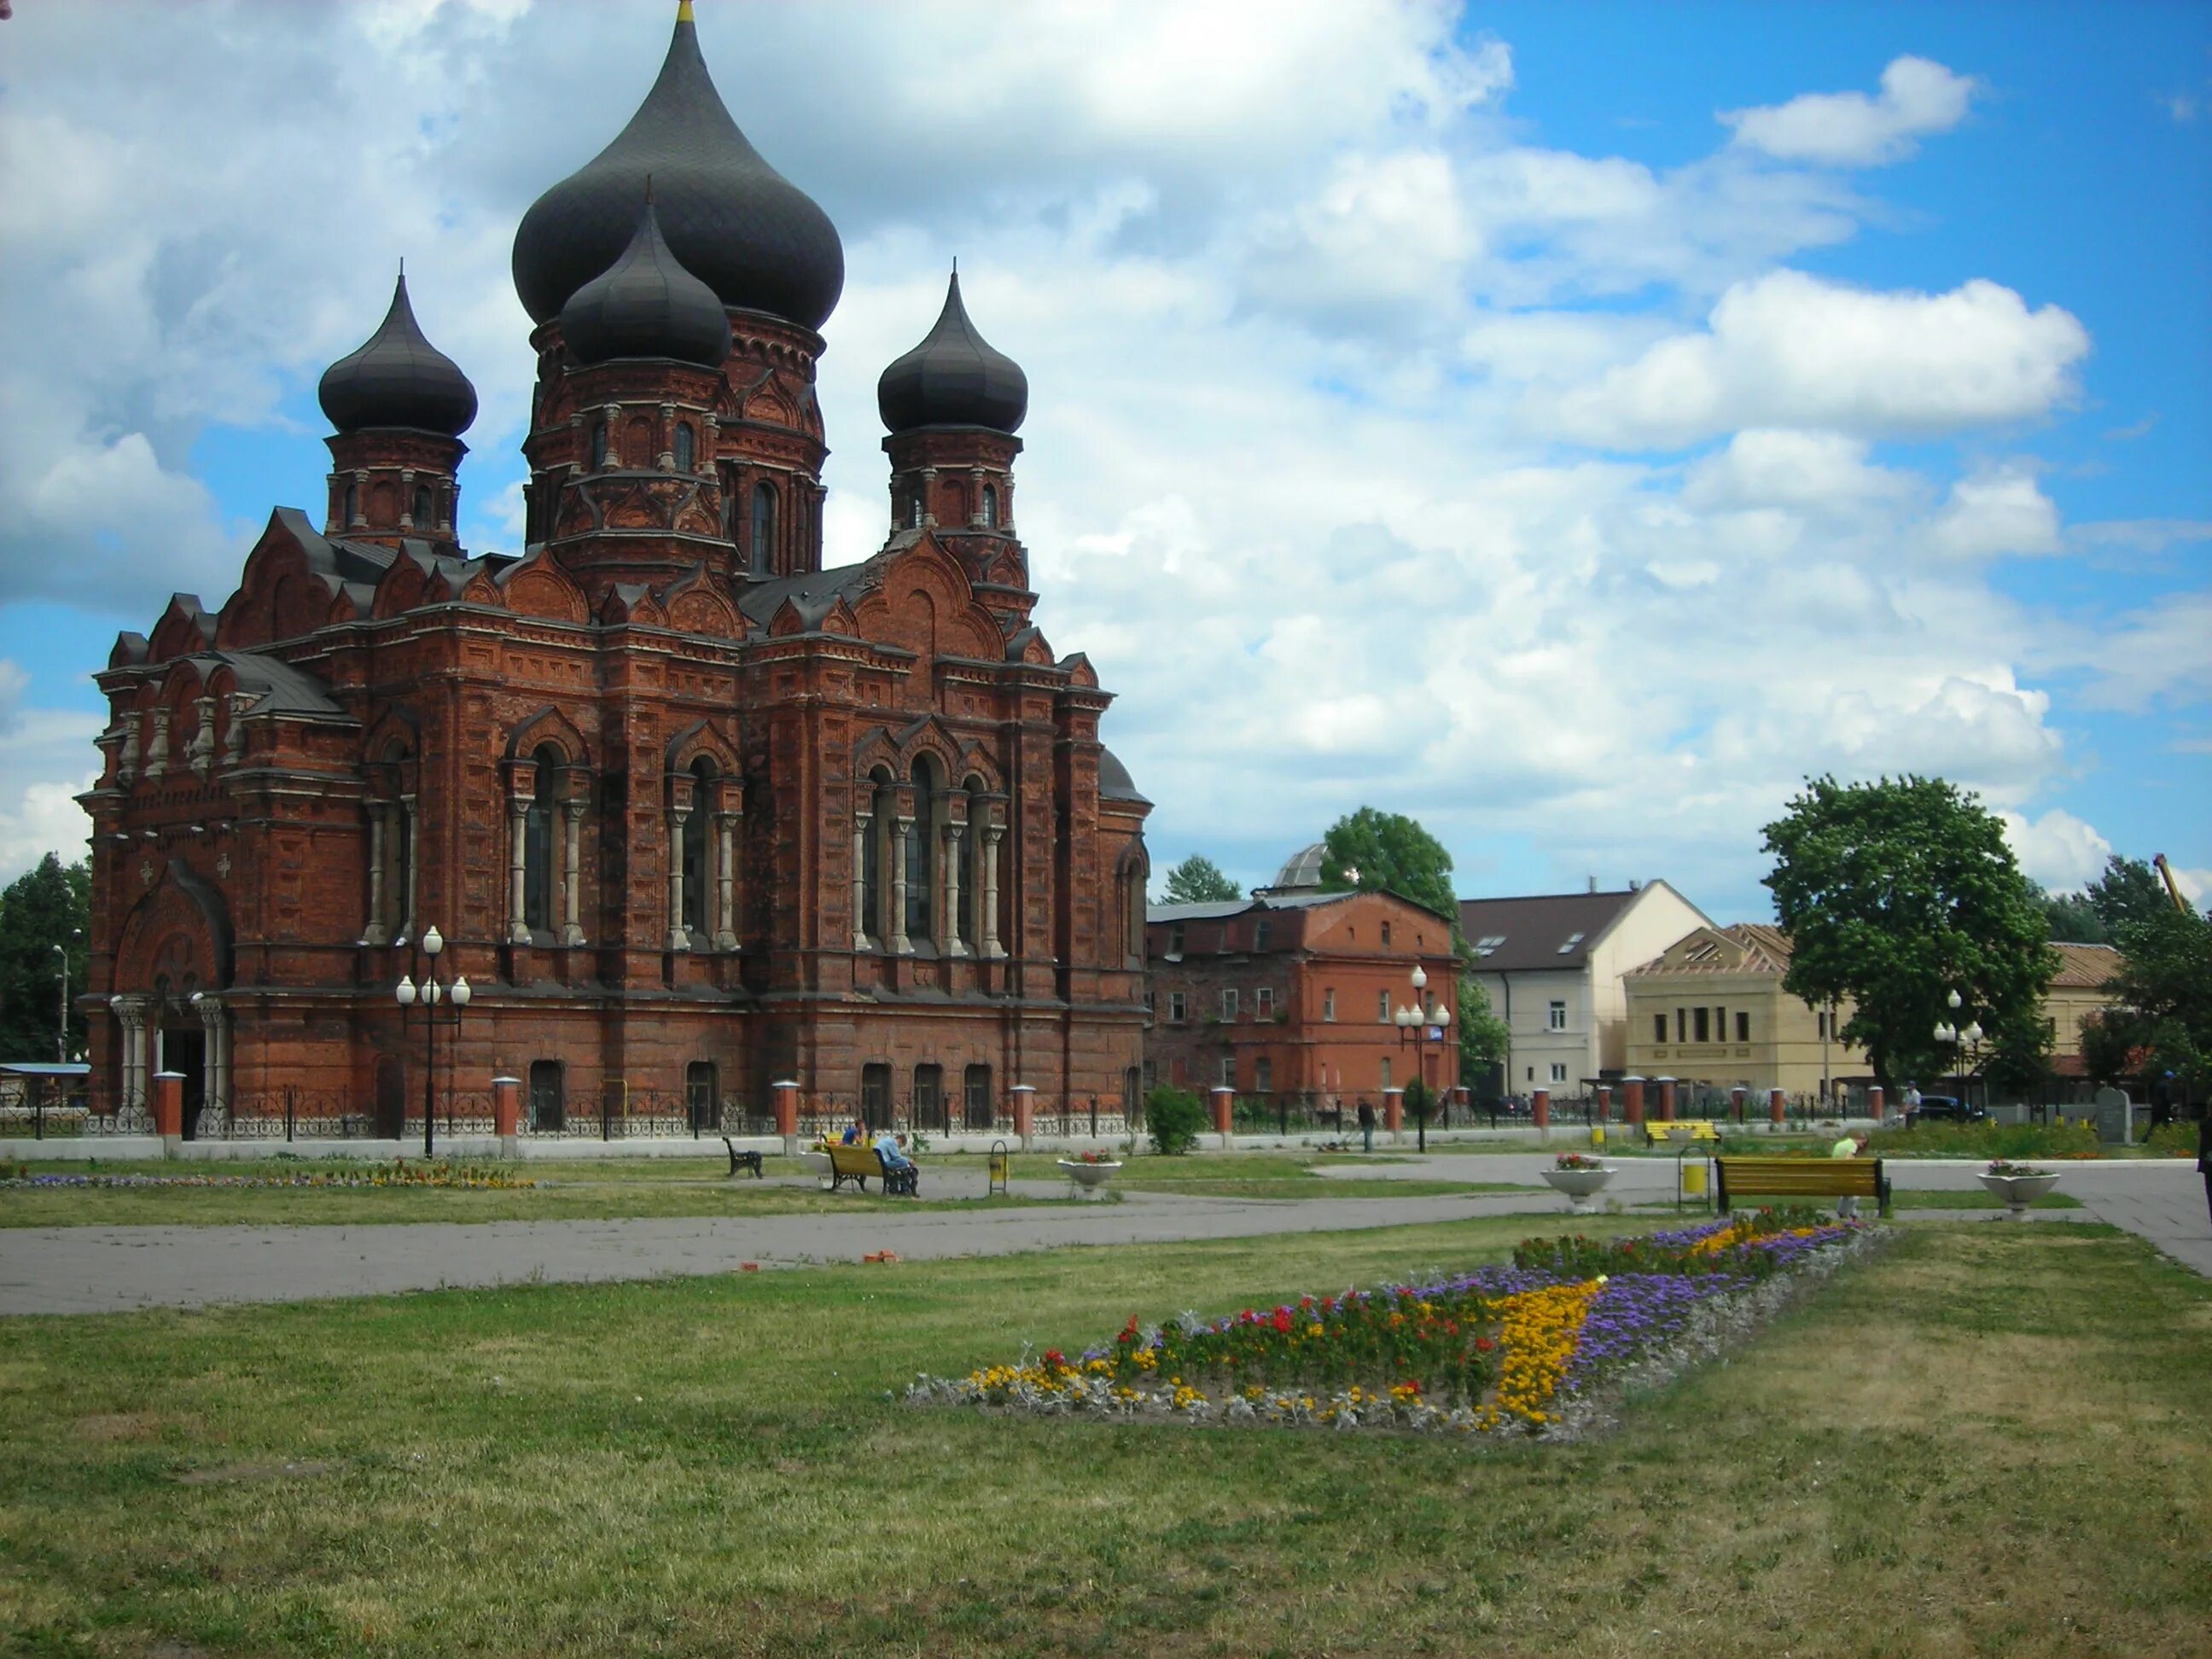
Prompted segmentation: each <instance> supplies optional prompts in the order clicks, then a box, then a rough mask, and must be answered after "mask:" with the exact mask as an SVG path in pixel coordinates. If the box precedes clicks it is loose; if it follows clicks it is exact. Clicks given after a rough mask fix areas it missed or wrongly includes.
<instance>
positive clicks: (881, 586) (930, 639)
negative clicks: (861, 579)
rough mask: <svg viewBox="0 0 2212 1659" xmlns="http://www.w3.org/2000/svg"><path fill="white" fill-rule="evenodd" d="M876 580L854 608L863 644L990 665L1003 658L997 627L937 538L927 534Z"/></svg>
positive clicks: (884, 564) (894, 557) (884, 567)
mask: <svg viewBox="0 0 2212 1659" xmlns="http://www.w3.org/2000/svg"><path fill="white" fill-rule="evenodd" d="M875 580H876V591H875V592H872V593H870V594H869V595H868V596H867V597H866V599H862V600H861V601H860V604H858V605H856V606H854V618H855V621H856V622H857V623H858V625H859V629H860V635H861V637H862V638H864V639H868V640H874V641H888V642H890V643H891V644H895V645H901V646H904V647H906V648H907V649H908V650H910V651H915V652H917V653H924V654H935V655H942V656H954V657H969V658H979V659H990V658H992V657H994V656H996V655H997V654H998V653H999V651H1000V632H999V624H998V623H997V622H996V621H995V620H994V618H993V617H992V616H991V613H990V612H989V611H986V610H984V609H983V607H982V606H981V605H979V604H977V603H976V601H975V586H974V584H973V583H971V582H970V581H969V579H968V573H967V571H966V570H965V569H964V568H963V567H962V565H961V563H960V562H959V560H957V558H955V557H953V556H952V555H951V554H950V553H948V552H946V551H945V550H944V549H943V548H942V547H940V546H939V545H938V544H937V541H936V539H935V538H934V537H933V536H930V535H928V534H927V533H925V534H924V535H922V536H921V538H919V539H917V540H916V541H915V542H914V543H913V544H911V545H909V546H908V547H906V548H904V549H902V550H900V551H899V552H897V553H896V554H894V555H891V556H890V557H888V558H886V559H885V560H884V562H882V564H881V566H880V567H879V568H878V571H877V572H876V577H875ZM924 600H926V601H927V605H926V607H925V605H924V604H923V603H922V602H923V601H924Z"/></svg>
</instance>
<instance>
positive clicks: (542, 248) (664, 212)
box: [514, 6, 845, 329]
mask: <svg viewBox="0 0 2212 1659" xmlns="http://www.w3.org/2000/svg"><path fill="white" fill-rule="evenodd" d="M648 178H650V179H652V181H653V197H654V202H653V205H654V209H655V210H656V211H657V212H658V213H659V217H660V228H661V234H663V235H664V236H665V237H666V238H667V240H668V246H670V247H671V248H672V249H674V250H675V253H676V257H677V258H678V259H679V260H680V261H682V262H683V264H684V269H685V270H689V271H690V272H691V274H692V275H693V276H696V277H698V278H699V280H700V281H701V282H702V283H706V285H707V286H708V288H709V289H713V290H714V295H715V297H717V298H718V299H720V301H721V302H722V303H723V304H724V305H726V306H728V307H733V308H735V309H738V310H741V311H762V312H766V313H769V315H770V316H775V317H781V318H783V319H785V320H787V321H788V322H793V323H797V324H798V325H799V326H801V327H802V328H811V329H818V328H820V327H821V326H822V324H823V320H824V319H827V318H828V317H829V313H830V312H831V311H833V310H835V309H836V305H837V296H838V295H840V294H841V293H842V292H843V291H844V287H845V249H844V245H843V244H842V243H841V242H840V241H839V240H837V228H836V226H835V225H833V224H831V223H830V222H829V216H828V215H827V214H825V213H823V211H822V210H821V209H820V208H819V207H817V206H816V205H815V204H814V201H813V199H812V198H811V197H809V196H808V195H807V194H806V193H805V191H802V190H800V189H799V187H798V186H797V185H793V183H792V182H791V181H790V180H789V179H786V178H785V177H784V176H783V175H782V174H781V173H778V172H777V171H776V170H775V168H774V167H770V166H769V164H768V163H767V162H766V161H763V160H762V159H761V154H760V152H759V151H758V150H757V149H754V148H753V147H752V144H751V143H750V140H748V139H747V138H746V137H745V135H744V133H743V132H741V131H738V124H737V123H736V122H735V121H733V120H732V119H731V118H730V112H729V111H728V109H727V108H726V107H725V106H723V103H722V98H721V94H720V93H718V92H716V91H715V90H714V80H713V77H712V76H709V75H708V73H707V61H706V59H705V58H703V57H702V56H701V55H700V52H699V33H698V28H697V26H696V24H694V23H693V22H692V21H691V17H690V7H689V6H685V7H684V8H683V9H681V10H679V11H678V15H677V23H676V33H675V36H674V38H673V39H671V40H670V41H669V43H668V56H667V58H665V60H664V61H663V62H662V64H661V65H660V76H659V79H658V80H656V81H655V82H653V90H652V91H650V92H648V93H647V94H646V95H645V101H644V102H643V103H641V104H640V105H639V106H638V107H637V112H636V113H635V115H633V116H631V117H630V118H629V125H627V126H625V127H624V128H623V130H622V131H621V132H619V133H617V135H616V137H615V139H614V142H613V143H610V144H609V145H608V146H607V147H606V148H605V149H603V150H601V151H600V152H599V155H596V156H595V157H593V158H592V160H591V161H588V162H586V164H585V165H584V167H582V168H581V169H580V170H579V171H577V172H575V173H571V174H570V175H569V176H568V178H566V179H562V181H561V182H560V183H559V184H557V185H554V186H553V187H552V188H551V189H550V190H549V191H546V192H545V193H544V195H543V196H540V197H538V199H537V201H535V202H533V203H532V204H531V207H530V210H529V211H528V212H527V213H526V214H524V215H523V216H522V223H521V225H520V228H518V229H517V230H516V231H515V234H514V289H515V292H516V294H518V295H520V296H521V300H522V306H523V309H524V310H526V311H527V312H528V313H530V315H531V317H532V319H533V320H535V321H538V322H541V323H542V322H544V321H545V320H546V319H548V318H550V317H552V316H555V315H556V314H557V313H559V311H560V310H561V307H562V306H564V305H566V304H567V303H568V299H569V296H570V295H574V293H575V292H576V290H577V289H580V288H581V287H583V286H584V284H585V283H588V282H590V281H591V280H592V278H593V277H594V276H598V275H599V273H600V272H601V271H603V270H606V269H607V268H608V267H609V266H610V265H611V264H614V263H615V261H616V260H617V259H618V258H621V257H622V253H623V249H624V248H625V247H626V246H628V245H629V240H630V236H631V233H632V232H633V231H635V228H637V204H638V199H639V197H641V196H643V195H644V194H645V188H646V180H647V179H648Z"/></svg>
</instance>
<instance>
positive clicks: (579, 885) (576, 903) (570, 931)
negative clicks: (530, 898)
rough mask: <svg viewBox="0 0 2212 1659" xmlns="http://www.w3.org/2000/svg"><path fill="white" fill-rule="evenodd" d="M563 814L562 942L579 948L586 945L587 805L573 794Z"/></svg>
mask: <svg viewBox="0 0 2212 1659" xmlns="http://www.w3.org/2000/svg"><path fill="white" fill-rule="evenodd" d="M561 812H562V818H563V820H564V821H565V829H566V835H565V836H564V838H563V840H562V853H561V887H562V921H561V943H562V944H563V945H581V944H582V943H583V942H584V872H583V848H584V803H583V801H582V799H580V797H577V796H574V795H572V796H570V797H569V798H568V799H567V800H565V801H563V802H562V804H561Z"/></svg>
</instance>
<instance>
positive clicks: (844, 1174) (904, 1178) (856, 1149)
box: [829, 1146, 919, 1198]
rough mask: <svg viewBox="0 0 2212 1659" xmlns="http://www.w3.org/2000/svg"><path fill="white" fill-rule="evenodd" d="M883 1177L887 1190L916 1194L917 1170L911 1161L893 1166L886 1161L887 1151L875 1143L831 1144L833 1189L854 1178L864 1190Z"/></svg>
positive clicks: (831, 1180) (903, 1193) (830, 1157)
mask: <svg viewBox="0 0 2212 1659" xmlns="http://www.w3.org/2000/svg"><path fill="white" fill-rule="evenodd" d="M878 1178H880V1179H881V1181H882V1182H883V1189H884V1192H885V1193H887V1194H902V1195H903V1196H905V1197H908V1198H913V1197H915V1195H916V1193H915V1189H916V1187H917V1185H918V1184H919V1183H918V1181H917V1172H916V1170H915V1167H914V1165H913V1164H902V1165H900V1166H899V1167H898V1168H896V1169H893V1168H892V1167H891V1166H890V1164H886V1163H884V1155H883V1154H882V1153H881V1152H878V1151H877V1150H876V1149H875V1148H874V1147H873V1146H832V1147H831V1148H829V1190H830V1191H831V1192H833V1193H834V1192H836V1190H837V1189H838V1188H840V1187H842V1186H843V1185H844V1184H845V1183H846V1182H848V1181H849V1182H853V1183H854V1185H855V1186H857V1187H859V1188H860V1190H861V1191H862V1192H864V1193H865V1192H866V1191H867V1190H868V1182H871V1181H873V1180H877V1179H878Z"/></svg>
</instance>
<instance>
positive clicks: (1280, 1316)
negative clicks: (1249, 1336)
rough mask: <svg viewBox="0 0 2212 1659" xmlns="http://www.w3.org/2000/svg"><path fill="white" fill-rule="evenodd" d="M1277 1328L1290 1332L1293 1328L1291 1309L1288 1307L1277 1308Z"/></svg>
mask: <svg viewBox="0 0 2212 1659" xmlns="http://www.w3.org/2000/svg"><path fill="white" fill-rule="evenodd" d="M1275 1328H1276V1329H1277V1330H1279V1331H1284V1332H1288V1331H1289V1329H1290V1328H1291V1310H1289V1309H1288V1308H1278V1309H1276V1310H1275Z"/></svg>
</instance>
